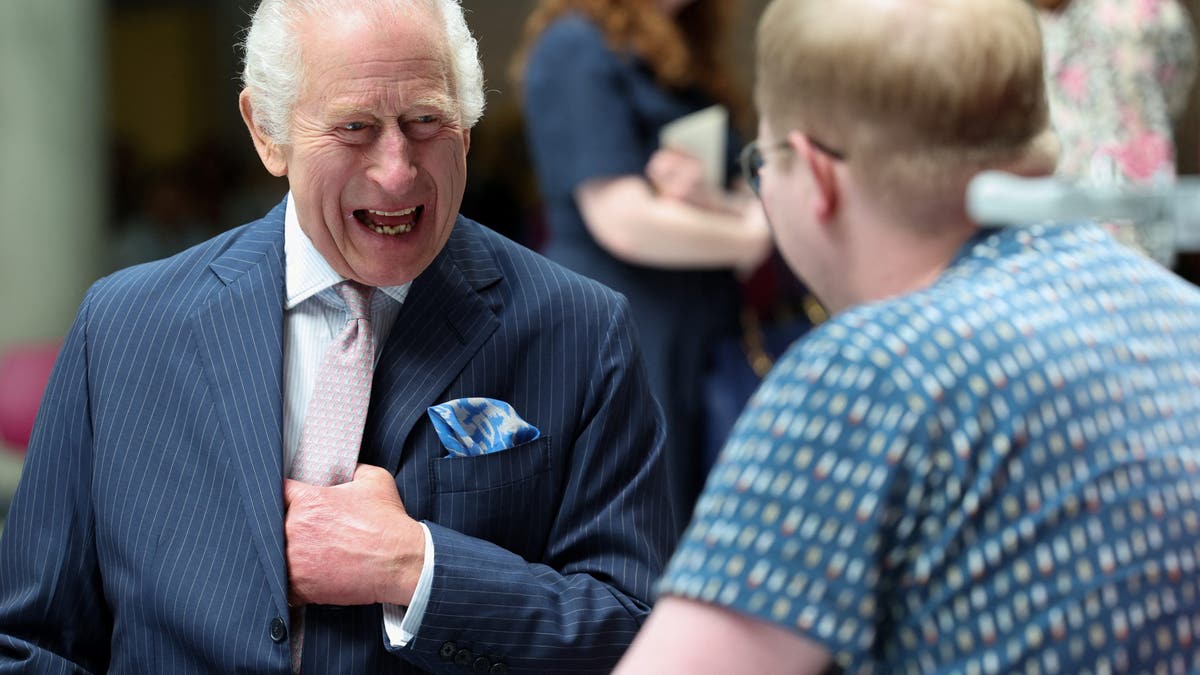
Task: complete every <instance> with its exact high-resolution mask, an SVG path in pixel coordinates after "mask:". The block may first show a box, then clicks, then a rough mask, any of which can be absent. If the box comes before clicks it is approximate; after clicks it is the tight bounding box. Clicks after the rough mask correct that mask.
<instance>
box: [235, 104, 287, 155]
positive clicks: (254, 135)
mask: <svg viewBox="0 0 1200 675" xmlns="http://www.w3.org/2000/svg"><path fill="white" fill-rule="evenodd" d="M238 108H239V109H240V110H241V111H242V121H243V122H245V123H246V128H247V129H249V130H250V138H251V139H253V140H254V149H255V150H257V151H258V157H259V159H261V160H262V163H263V166H265V167H266V168H267V171H269V172H271V175H272V176H286V175H287V157H285V156H284V152H283V147H282V146H280V145H279V144H278V143H276V142H275V140H274V139H272V138H271V137H270V136H268V135H267V133H266V132H265V131H263V128H262V127H261V126H259V125H258V124H257V123H255V121H254V104H253V103H252V102H251V101H250V90H249V89H243V90H242V94H241V96H239V97H238Z"/></svg>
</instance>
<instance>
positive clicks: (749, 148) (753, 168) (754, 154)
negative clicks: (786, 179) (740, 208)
mask: <svg viewBox="0 0 1200 675" xmlns="http://www.w3.org/2000/svg"><path fill="white" fill-rule="evenodd" d="M741 160H742V161H741V164H742V175H743V176H744V177H745V178H746V182H747V183H748V184H749V185H750V189H751V190H754V193H755V194H758V171H759V169H761V168H762V165H763V156H762V152H760V151H759V149H758V141H751V142H750V143H749V144H747V145H746V147H745V148H743V149H742V156H741Z"/></svg>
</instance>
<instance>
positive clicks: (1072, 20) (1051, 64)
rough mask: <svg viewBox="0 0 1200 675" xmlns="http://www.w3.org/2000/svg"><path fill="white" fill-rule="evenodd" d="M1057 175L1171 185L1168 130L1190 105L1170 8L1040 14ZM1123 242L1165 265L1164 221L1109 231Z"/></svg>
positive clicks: (1079, 4) (1168, 245)
mask: <svg viewBox="0 0 1200 675" xmlns="http://www.w3.org/2000/svg"><path fill="white" fill-rule="evenodd" d="M1041 19H1042V31H1043V35H1044V40H1045V58H1046V85H1047V93H1048V97H1049V100H1050V112H1051V119H1052V121H1053V124H1054V128H1055V130H1056V131H1057V132H1058V136H1059V140H1060V141H1061V143H1062V153H1061V156H1060V159H1059V166H1058V172H1059V174H1060V175H1062V176H1066V177H1069V178H1073V179H1076V180H1078V181H1080V182H1081V183H1086V184H1089V185H1093V186H1135V187H1151V186H1161V185H1164V184H1169V183H1171V182H1173V181H1174V179H1175V147H1174V142H1173V140H1172V124H1173V123H1174V122H1176V121H1178V120H1179V118H1180V116H1181V115H1182V114H1183V111H1184V108H1185V107H1186V106H1187V102H1188V94H1189V92H1190V90H1191V84H1192V80H1193V77H1194V76H1195V72H1196V40H1195V35H1194V34H1193V31H1192V24H1191V20H1190V18H1189V17H1188V15H1187V12H1186V10H1184V9H1183V7H1182V6H1180V4H1179V3H1178V2H1177V1H1176V0H1072V1H1071V2H1069V3H1068V4H1067V5H1066V7H1065V8H1063V9H1061V10H1059V11H1043V12H1041ZM1112 227H1113V229H1114V230H1115V233H1116V234H1117V235H1118V237H1119V238H1121V239H1122V240H1124V241H1126V242H1128V243H1131V244H1133V245H1135V246H1137V247H1138V248H1141V249H1142V250H1144V251H1145V252H1146V253H1148V254H1149V255H1150V256H1151V257H1153V258H1154V259H1155V260H1158V261H1159V262H1161V263H1163V264H1165V265H1168V266H1170V265H1171V264H1172V263H1173V260H1174V254H1175V236H1176V235H1175V231H1174V224H1173V223H1171V222H1163V221H1155V220H1146V221H1140V222H1136V223H1128V222H1127V223H1116V224H1114V225H1113V226H1112Z"/></svg>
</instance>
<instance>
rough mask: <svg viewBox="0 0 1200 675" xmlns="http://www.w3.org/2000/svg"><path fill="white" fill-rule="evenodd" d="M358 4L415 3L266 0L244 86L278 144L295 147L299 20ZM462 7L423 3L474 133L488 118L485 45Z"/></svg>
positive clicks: (248, 49) (252, 33)
mask: <svg viewBox="0 0 1200 675" xmlns="http://www.w3.org/2000/svg"><path fill="white" fill-rule="evenodd" d="M356 1H357V2H359V4H360V6H363V7H372V8H376V7H385V8H390V9H393V10H401V9H407V8H410V7H411V6H412V5H413V3H414V1H415V0H372V1H370V2H367V3H362V2H361V0H262V3H261V4H259V6H258V9H257V10H256V11H255V12H254V17H253V18H252V19H251V20H250V27H249V28H248V29H247V31H246V39H245V41H244V42H243V43H242V49H243V52H244V53H245V68H244V70H243V71H242V86H244V87H245V88H246V89H247V90H249V92H250V103H251V105H252V106H253V107H254V122H255V124H257V125H258V126H259V127H261V128H262V130H263V131H264V132H265V133H266V134H267V135H268V136H270V137H271V139H272V140H274V141H275V142H276V143H279V144H284V145H286V144H287V143H289V142H290V138H289V129H290V126H291V117H292V110H293V108H294V107H295V105H296V101H297V100H298V99H299V97H300V85H301V84H302V82H303V79H304V62H303V59H302V58H301V55H300V45H299V41H298V40H297V37H296V27H297V25H298V24H299V20H300V19H301V18H303V17H306V16H310V15H312V14H317V13H325V14H329V15H330V16H333V15H336V13H337V11H336V10H338V9H341V8H343V7H344V6H345V5H347V4H350V3H354V2H356ZM460 1H461V0H423V2H424V3H425V4H426V5H427V6H429V8H430V9H432V10H435V11H437V12H438V13H439V14H440V15H441V18H442V26H443V30H444V32H445V39H446V49H447V52H448V54H449V57H450V67H451V74H452V77H453V78H454V82H453V86H454V90H455V92H454V94H455V99H456V100H457V103H458V114H459V123H460V124H461V125H462V126H463V128H466V129H470V128H471V127H473V126H475V123H476V122H478V121H479V118H481V117H483V107H484V95H483V65H482V64H481V63H480V62H479V45H478V43H477V42H476V40H475V37H474V36H472V35H471V29H470V28H468V27H467V19H466V16H465V15H464V14H463V8H462V5H461V4H460Z"/></svg>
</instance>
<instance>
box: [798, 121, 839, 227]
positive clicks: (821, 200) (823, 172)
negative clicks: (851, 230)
mask: <svg viewBox="0 0 1200 675" xmlns="http://www.w3.org/2000/svg"><path fill="white" fill-rule="evenodd" d="M788 142H789V143H791V144H792V147H793V148H794V149H795V151H796V156H797V157H798V158H799V160H800V161H802V162H804V163H805V164H806V165H807V166H808V174H809V176H811V177H812V182H813V198H812V210H813V215H814V216H815V217H816V218H817V219H818V220H821V221H826V220H829V219H830V218H831V217H832V216H833V214H834V213H835V212H836V211H837V209H838V193H839V187H838V179H837V175H836V172H835V168H836V167H835V166H834V165H835V164H836V163H837V161H838V160H836V159H834V158H833V157H830V156H829V154H828V153H826V152H824V151H823V150H821V149H820V148H818V147H816V146H815V145H813V144H812V143H811V142H810V141H809V140H808V136H807V135H805V134H804V132H802V131H799V130H793V131H791V132H789V133H788Z"/></svg>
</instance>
